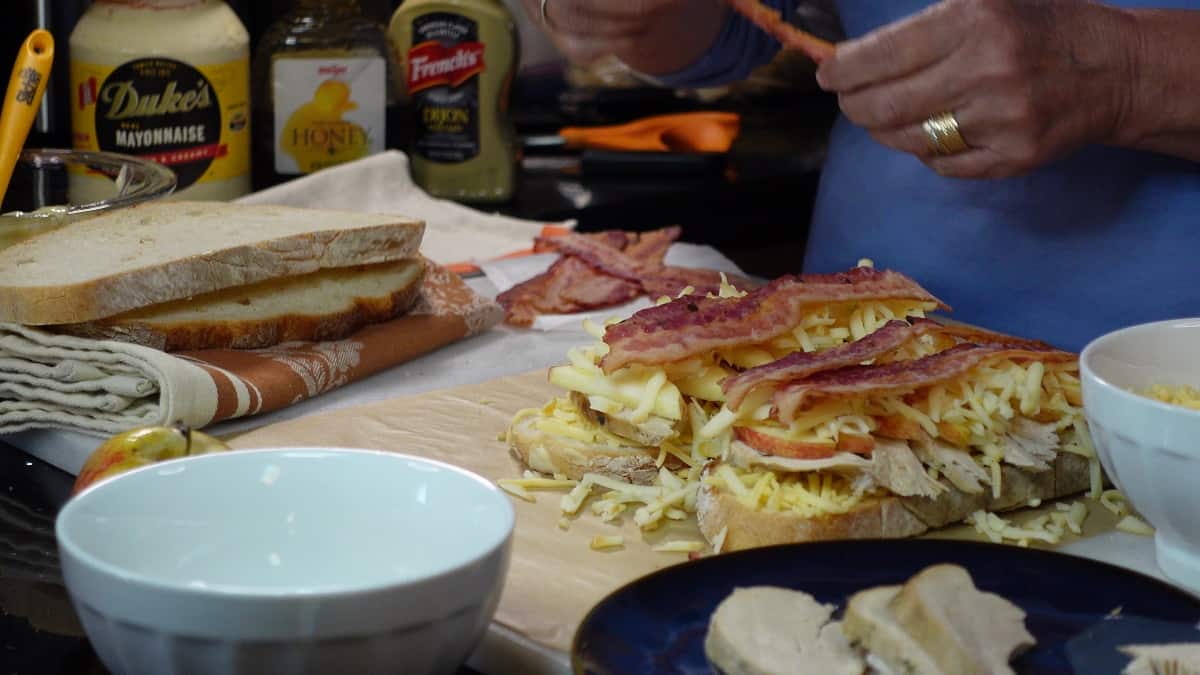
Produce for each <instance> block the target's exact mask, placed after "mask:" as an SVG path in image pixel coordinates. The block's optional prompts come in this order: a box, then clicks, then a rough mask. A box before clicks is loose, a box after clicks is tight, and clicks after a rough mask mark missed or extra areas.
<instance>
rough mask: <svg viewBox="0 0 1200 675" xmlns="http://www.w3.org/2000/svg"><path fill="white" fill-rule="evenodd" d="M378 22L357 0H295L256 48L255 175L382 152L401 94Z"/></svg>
mask: <svg viewBox="0 0 1200 675" xmlns="http://www.w3.org/2000/svg"><path fill="white" fill-rule="evenodd" d="M391 56H392V50H391V47H390V46H389V45H388V41H387V34H386V33H385V31H384V27H383V25H382V24H380V23H378V22H376V21H374V20H372V19H369V18H367V17H366V16H364V14H363V10H362V7H361V5H360V4H359V0H295V2H294V4H293V5H292V8H291V10H290V11H288V12H286V13H285V14H284V15H282V16H281V17H279V19H277V20H276V21H275V22H274V23H272V24H271V25H270V26H269V27H268V28H267V29H266V31H265V32H264V33H263V36H262V38H261V39H260V41H259V44H258V47H257V49H256V50H255V54H254V66H253V69H254V109H255V117H254V127H255V129H254V137H255V147H254V183H255V187H256V188H264V187H268V186H270V185H274V184H276V183H279V182H282V181H285V180H290V179H292V178H296V177H299V176H302V175H305V174H309V173H312V172H314V171H318V170H320V169H324V168H326V167H330V166H335V165H338V164H342V163H344V162H348V161H352V160H355V159H361V158H363V157H366V156H368V155H372V154H375V153H378V152H382V151H383V150H384V149H385V148H386V147H389V145H391V144H392V139H393V138H394V133H395V132H396V131H397V130H396V129H395V128H394V126H395V121H396V119H395V118H396V117H397V116H398V112H399V98H398V96H397V95H396V92H395V87H394V86H393V83H392V76H391V70H392V68H391Z"/></svg>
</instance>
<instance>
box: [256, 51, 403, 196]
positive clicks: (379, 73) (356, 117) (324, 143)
mask: <svg viewBox="0 0 1200 675" xmlns="http://www.w3.org/2000/svg"><path fill="white" fill-rule="evenodd" d="M271 86H272V95H273V97H274V101H273V102H274V107H275V129H276V139H275V171H276V172H277V173H280V174H285V175H287V174H306V173H312V172H314V171H317V170H319V169H324V168H326V167H330V166H334V165H337V164H342V163H344V162H349V161H352V160H355V159H361V158H363V157H366V156H368V155H371V154H375V153H377V152H382V151H383V150H384V143H385V141H386V138H387V128H386V124H387V122H386V119H387V116H386V110H387V63H386V62H385V61H384V59H383V58H380V57H368V58H333V59H330V58H296V57H290V58H289V57H280V58H276V59H275V61H274V62H273V64H272V73H271Z"/></svg>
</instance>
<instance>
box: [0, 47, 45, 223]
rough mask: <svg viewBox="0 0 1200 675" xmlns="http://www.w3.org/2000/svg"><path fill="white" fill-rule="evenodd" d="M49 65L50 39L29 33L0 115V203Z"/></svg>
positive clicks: (29, 124) (6, 190) (35, 109)
mask: <svg viewBox="0 0 1200 675" xmlns="http://www.w3.org/2000/svg"><path fill="white" fill-rule="evenodd" d="M53 63H54V38H53V37H52V36H51V35H50V33H49V32H48V31H45V30H42V29H40V28H39V29H37V30H35V31H33V32H32V33H30V34H29V37H28V38H26V39H25V42H24V43H23V44H22V45H21V49H20V51H19V52H17V61H16V63H15V64H13V71H12V77H11V78H10V79H9V81H8V92H7V93H6V94H5V95H4V111H3V112H2V113H0V201H3V199H4V194H5V193H7V192H8V182H9V181H10V180H12V174H13V167H15V166H16V164H17V157H18V156H19V155H20V154H21V148H23V147H24V146H25V139H26V138H28V137H29V129H30V127H32V126H33V119H34V117H36V116H37V111H38V106H40V105H41V103H42V95H43V94H45V93H46V82H47V81H48V80H49V79H50V66H51V65H52V64H53Z"/></svg>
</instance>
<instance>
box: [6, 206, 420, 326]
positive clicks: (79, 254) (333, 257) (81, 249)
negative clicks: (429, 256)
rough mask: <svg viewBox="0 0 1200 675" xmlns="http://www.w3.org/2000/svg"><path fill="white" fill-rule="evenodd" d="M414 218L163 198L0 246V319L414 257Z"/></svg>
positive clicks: (136, 302) (110, 311) (49, 321)
mask: <svg viewBox="0 0 1200 675" xmlns="http://www.w3.org/2000/svg"><path fill="white" fill-rule="evenodd" d="M423 234H424V223H422V222H421V221H418V220H412V219H408V218H403V217H397V216H390V215H378V214H368V213H356V212H337V211H323V210H311V209H295V208H286V207H279V206H247V205H235V204H222V203H213V202H187V201H164V202H153V203H147V204H142V205H138V206H134V207H130V208H125V209H119V210H116V211H113V212H111V213H106V214H103V215H99V216H95V217H92V218H88V219H86V220H81V221H78V222H74V223H71V224H68V225H66V226H64V227H62V228H60V229H57V230H53V231H50V232H46V233H44V234H41V235H38V236H35V237H33V238H31V239H28V240H25V241H23V242H20V243H18V244H15V245H13V246H11V247H9V248H6V249H3V250H0V321H8V322H13V323H19V324H25V325H53V324H67V323H84V322H89V321H95V320H97V319H105V318H108V317H112V316H115V315H118V314H121V313H123V312H128V311H131V310H137V309H142V308H145V307H149V306H152V305H158V304H161V303H166V302H170V301H173V300H180V299H185V298H192V297H195V296H200V295H203V294H206V293H212V292H214V291H220V290H223V289H227V288H236V287H242V286H247V285H250V284H255V283H258V282H262V281H266V280H269V279H279V278H285V277H294V276H298V275H304V274H309V273H312V272H316V271H318V270H322V269H329V268H338V267H349V266H354V265H368V264H373V263H382V262H393V261H398V260H406V259H412V258H415V257H417V256H418V250H419V248H420V244H421V237H422V235H423Z"/></svg>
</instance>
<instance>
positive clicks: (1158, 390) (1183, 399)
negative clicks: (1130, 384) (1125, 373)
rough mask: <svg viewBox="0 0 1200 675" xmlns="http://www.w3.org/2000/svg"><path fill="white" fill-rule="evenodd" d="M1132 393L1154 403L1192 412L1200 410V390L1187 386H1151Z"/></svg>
mask: <svg viewBox="0 0 1200 675" xmlns="http://www.w3.org/2000/svg"><path fill="white" fill-rule="evenodd" d="M1134 393H1137V394H1141V395H1142V396H1145V397H1146V398H1152V399H1154V400H1155V401H1161V402H1163V403H1170V404H1171V405H1177V406H1181V407H1184V408H1190V409H1192V410H1200V390H1197V389H1195V388H1194V387H1189V386H1188V385H1186V384H1184V385H1180V386H1177V387H1176V386H1171V385H1166V384H1152V385H1150V386H1149V387H1146V388H1145V389H1140V390H1136V389H1135V390H1134Z"/></svg>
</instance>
